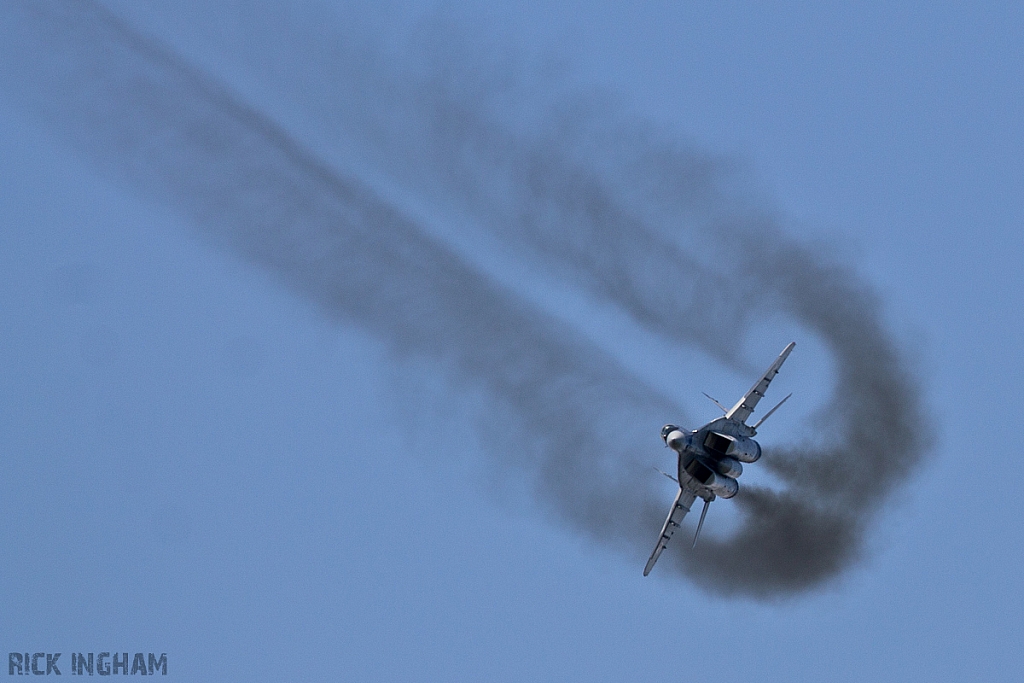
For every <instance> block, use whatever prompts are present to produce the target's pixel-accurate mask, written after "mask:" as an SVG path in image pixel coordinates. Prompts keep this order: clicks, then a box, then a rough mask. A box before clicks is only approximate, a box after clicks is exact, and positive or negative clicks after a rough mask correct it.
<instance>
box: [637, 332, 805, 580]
mask: <svg viewBox="0 0 1024 683" xmlns="http://www.w3.org/2000/svg"><path fill="white" fill-rule="evenodd" d="M794 346H796V342H792V343H790V344H789V345H788V346H786V348H784V349H783V350H782V353H781V354H779V357H778V358H776V359H775V362H774V363H772V365H771V367H770V368H768V370H767V371H766V372H765V373H764V375H762V376H761V379H759V380H757V382H756V383H755V384H754V386H752V387H751V388H750V391H748V392H747V393H745V394H744V395H743V398H741V399H740V400H739V401H738V402H737V403H736V405H734V406H733V407H732V409H731V410H726V408H725V406H723V405H722V404H721V403H719V402H718V401H715V399H713V398H711V397H710V396H708V398H711V400H712V401H714V402H715V405H717V406H718V407H719V408H721V409H722V412H723V413H725V415H724V416H723V417H720V418H718V419H715V420H712V421H711V422H709V423H707V424H706V425H704V426H703V427H701V428H700V429H697V430H694V431H692V432H688V431H685V430H683V429H681V428H679V427H677V426H676V425H673V424H668V425H665V426H664V427H662V429H661V438H662V440H663V441H664V442H665V445H666V446H668V447H669V448H671V449H672V450H674V451H675V452H676V453H677V454H678V455H679V467H678V478H676V477H673V476H672V475H670V474H666V473H665V472H662V474H664V475H665V476H666V477H668V478H669V479H671V480H672V481H674V482H676V483H677V484H679V493H678V494H676V500H675V502H674V503H672V509H671V510H669V513H668V518H667V519H666V520H665V524H664V525H663V526H662V527H661V536H660V537H658V545H656V546H655V547H654V552H652V553H651V559H649V560H647V566H646V567H644V576H647V575H648V574H650V573H651V569H652V568H654V563H655V562H657V561H658V557H659V556H660V555H661V551H663V550H664V549H665V548H666V546H668V542H669V540H670V539H671V538H672V534H673V533H675V530H676V529H678V528H679V524H680V522H682V521H683V517H685V516H686V513H687V512H689V511H690V506H691V505H693V501H695V500H696V499H697V498H702V499H703V500H704V509H703V510H702V511H701V513H700V521H699V522H698V523H697V533H696V534H695V535H694V537H693V545H694V546H696V545H697V538H698V537H699V536H700V530H701V527H703V526H704V517H705V516H706V515H707V514H708V506H709V505H710V504H711V501H713V500H714V499H715V497H719V498H732V497H733V496H735V495H736V493H737V492H738V491H739V490H740V486H739V484H738V483H737V482H736V478H737V477H739V476H740V474H741V473H742V472H743V465H742V463H751V462H756V461H757V460H758V458H760V457H761V446H760V444H758V443H757V442H756V441H754V439H752V438H751V437H753V436H754V435H755V434H757V428H758V427H760V426H761V425H762V424H764V421H765V420H767V419H768V418H769V417H771V414H772V413H774V412H775V411H776V410H778V408H779V406H781V405H782V404H783V403H785V402H786V400H787V399H789V396H792V394H790V395H789V396H787V397H786V398H784V399H782V400H781V401H779V403H778V405H776V406H775V407H774V408H772V409H771V410H769V411H768V412H767V413H765V416H764V417H762V418H761V419H760V420H758V421H757V422H756V423H755V424H754V425H753V426H750V425H748V424H747V420H748V419H749V418H750V415H751V414H752V413H753V412H754V408H755V407H756V406H757V402H758V401H760V400H761V398H762V397H763V396H764V392H765V391H766V390H767V389H768V385H769V384H770V383H771V381H772V380H773V379H775V375H777V374H778V373H779V368H781V367H782V364H783V363H784V362H785V361H786V358H787V357H788V356H789V353H790V351H792V350H793V347H794ZM704 395H705V396H707V394H704Z"/></svg>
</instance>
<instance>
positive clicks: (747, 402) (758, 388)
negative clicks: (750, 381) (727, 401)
mask: <svg viewBox="0 0 1024 683" xmlns="http://www.w3.org/2000/svg"><path fill="white" fill-rule="evenodd" d="M794 346H796V342H790V343H789V345H788V346H786V348H784V349H782V353H780V354H779V357H778V358H776V359H775V362H774V363H772V366H771V367H770V368H768V370H767V371H766V372H765V373H764V375H762V376H761V379H759V380H757V383H756V384H754V386H752V387H750V391H748V392H747V393H746V394H744V395H743V398H741V399H740V400H739V402H738V403H736V405H734V406H733V407H732V410H730V411H729V412H727V413H726V414H725V416H726V417H727V418H729V419H730V420H736V421H737V422H743V423H744V424H746V422H747V418H749V417H750V414H751V413H752V412H754V407H755V406H757V402H758V401H760V400H761V397H762V396H764V392H765V391H767V390H768V384H769V383H770V382H771V381H772V380H773V379H775V375H777V374H779V368H781V367H782V364H783V363H784V362H785V361H786V358H787V357H789V352H790V351H792V350H793V347H794Z"/></svg>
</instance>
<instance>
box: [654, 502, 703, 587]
mask: <svg viewBox="0 0 1024 683" xmlns="http://www.w3.org/2000/svg"><path fill="white" fill-rule="evenodd" d="M696 498H697V495H696V494H695V493H694V492H693V491H690V490H689V489H683V488H680V489H679V494H678V495H676V500H675V502H674V503H672V509H671V510H669V512H668V517H667V518H666V519H665V524H664V525H663V526H662V527H661V536H659V537H658V545H656V546H655V547H654V552H653V553H651V559H649V560H647V566H646V567H644V576H647V575H648V574H650V573H651V569H653V568H654V563H655V562H657V561H658V558H659V557H660V556H661V551H662V550H664V549H665V548H666V547H667V546H668V542H669V540H670V539H671V538H672V534H674V533H675V532H676V529H678V528H679V523H680V522H682V521H683V517H685V516H686V513H687V512H689V511H690V506H691V505H693V501H694V499H696Z"/></svg>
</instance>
